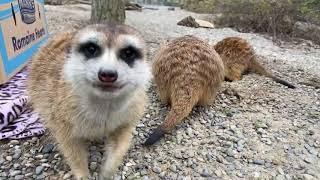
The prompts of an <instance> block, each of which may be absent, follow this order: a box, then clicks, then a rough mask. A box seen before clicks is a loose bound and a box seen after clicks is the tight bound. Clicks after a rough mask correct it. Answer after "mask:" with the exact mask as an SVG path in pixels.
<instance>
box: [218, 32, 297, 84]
mask: <svg viewBox="0 0 320 180" xmlns="http://www.w3.org/2000/svg"><path fill="white" fill-rule="evenodd" d="M214 49H215V50H216V52H218V54H219V55H220V57H221V59H222V61H223V63H224V66H225V71H226V72H225V74H226V76H225V80H226V81H237V80H241V78H242V75H243V74H246V73H249V72H253V73H257V74H259V75H263V76H266V77H269V78H271V79H273V80H274V81H275V82H277V83H280V84H283V85H285V86H287V87H289V88H292V89H294V88H295V86H294V85H292V84H291V83H289V82H287V81H285V80H282V79H280V78H278V77H276V76H274V75H273V74H271V73H270V72H268V71H267V70H266V69H265V68H264V67H263V66H262V65H261V64H260V63H259V62H258V61H259V58H258V56H257V55H256V53H255V51H254V49H253V47H252V46H251V45H250V43H249V42H248V41H246V40H245V39H243V38H240V37H227V38H225V39H223V40H221V41H219V42H218V43H217V44H215V45H214Z"/></svg>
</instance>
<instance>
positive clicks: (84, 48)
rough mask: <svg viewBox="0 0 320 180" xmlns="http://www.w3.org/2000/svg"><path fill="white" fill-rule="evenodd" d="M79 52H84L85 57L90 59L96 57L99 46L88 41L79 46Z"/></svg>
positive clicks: (99, 52) (98, 52)
mask: <svg viewBox="0 0 320 180" xmlns="http://www.w3.org/2000/svg"><path fill="white" fill-rule="evenodd" d="M79 52H80V53H82V54H84V55H85V56H86V58H88V59H90V58H95V57H98V56H99V55H100V54H101V48H100V46H98V45H97V44H95V43H93V42H88V43H85V44H82V45H81V46H80V48H79Z"/></svg>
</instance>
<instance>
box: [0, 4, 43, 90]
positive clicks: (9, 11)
mask: <svg viewBox="0 0 320 180" xmlns="http://www.w3.org/2000/svg"><path fill="white" fill-rule="evenodd" d="M47 37H48V30H47V22H46V16H45V10H44V0H0V53H1V56H0V84H3V83H5V82H7V81H8V80H9V79H10V78H11V77H12V76H14V75H15V74H16V73H17V72H19V71H20V70H21V69H22V68H23V67H24V66H25V65H26V64H27V63H28V60H29V59H30V58H31V57H32V56H33V54H34V53H35V52H36V51H37V49H38V47H39V46H40V45H41V44H42V43H44V42H45V41H46V40H47Z"/></svg>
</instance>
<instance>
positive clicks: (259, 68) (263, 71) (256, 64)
mask: <svg viewBox="0 0 320 180" xmlns="http://www.w3.org/2000/svg"><path fill="white" fill-rule="evenodd" d="M250 71H252V72H254V73H257V74H259V75H263V76H266V77H269V78H271V79H272V80H274V81H275V82H277V83H280V84H282V85H285V86H287V87H288V88H291V89H294V88H296V87H295V86H294V85H292V84H291V83H289V82H287V81H285V80H283V79H280V78H278V77H276V76H274V75H272V74H271V73H269V72H268V71H267V70H266V69H265V68H264V67H263V66H262V65H261V64H260V63H259V62H258V61H257V60H256V59H255V58H254V59H252V64H251V66H250Z"/></svg>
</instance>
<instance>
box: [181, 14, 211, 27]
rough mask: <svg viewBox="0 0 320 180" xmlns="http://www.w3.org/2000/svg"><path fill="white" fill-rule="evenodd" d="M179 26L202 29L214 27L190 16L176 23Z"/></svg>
mask: <svg viewBox="0 0 320 180" xmlns="http://www.w3.org/2000/svg"><path fill="white" fill-rule="evenodd" d="M177 24H178V25H180V26H187V27H194V28H198V27H203V28H214V25H213V24H212V23H210V22H208V21H204V20H200V19H195V18H194V17H192V16H188V17H186V18H184V19H182V20H181V21H179V22H178V23H177Z"/></svg>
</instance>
